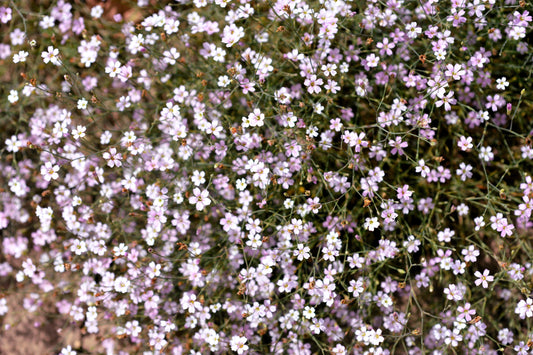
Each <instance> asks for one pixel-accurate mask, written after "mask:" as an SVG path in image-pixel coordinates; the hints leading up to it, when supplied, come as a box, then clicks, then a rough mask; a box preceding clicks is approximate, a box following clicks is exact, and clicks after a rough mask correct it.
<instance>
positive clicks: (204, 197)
mask: <svg viewBox="0 0 533 355" xmlns="http://www.w3.org/2000/svg"><path fill="white" fill-rule="evenodd" d="M193 194H194V195H193V196H191V197H189V203H190V204H192V205H194V204H196V210H198V211H201V210H203V209H204V207H205V206H209V205H210V204H211V200H210V199H209V192H208V191H207V190H203V191H201V190H200V189H199V188H197V187H196V188H194V190H193Z"/></svg>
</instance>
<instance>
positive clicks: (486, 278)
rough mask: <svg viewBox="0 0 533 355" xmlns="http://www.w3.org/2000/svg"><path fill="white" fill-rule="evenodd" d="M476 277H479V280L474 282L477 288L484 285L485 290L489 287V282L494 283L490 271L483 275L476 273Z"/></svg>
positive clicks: (485, 271) (484, 272)
mask: <svg viewBox="0 0 533 355" xmlns="http://www.w3.org/2000/svg"><path fill="white" fill-rule="evenodd" d="M474 276H475V277H477V280H476V281H475V282H474V283H475V284H476V286H479V285H482V286H483V288H487V287H489V282H492V281H494V276H491V275H490V271H489V270H487V269H485V270H484V271H483V274H482V273H480V272H479V271H476V272H475V273H474Z"/></svg>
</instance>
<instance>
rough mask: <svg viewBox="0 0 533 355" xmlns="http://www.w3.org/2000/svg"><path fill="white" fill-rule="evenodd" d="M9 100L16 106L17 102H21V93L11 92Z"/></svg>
mask: <svg viewBox="0 0 533 355" xmlns="http://www.w3.org/2000/svg"><path fill="white" fill-rule="evenodd" d="M7 100H8V101H9V102H10V103H12V104H14V103H15V102H17V101H18V100H19V93H18V91H17V90H10V91H9V96H8V97H7Z"/></svg>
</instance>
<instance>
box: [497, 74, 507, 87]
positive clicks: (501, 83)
mask: <svg viewBox="0 0 533 355" xmlns="http://www.w3.org/2000/svg"><path fill="white" fill-rule="evenodd" d="M496 83H497V84H498V85H496V89H499V90H505V88H507V87H508V86H509V82H508V81H507V78H506V77H505V76H504V77H501V78H499V79H496Z"/></svg>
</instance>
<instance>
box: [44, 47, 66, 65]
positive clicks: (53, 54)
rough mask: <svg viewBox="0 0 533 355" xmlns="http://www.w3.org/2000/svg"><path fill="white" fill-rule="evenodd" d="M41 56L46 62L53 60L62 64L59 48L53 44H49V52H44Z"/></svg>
mask: <svg viewBox="0 0 533 355" xmlns="http://www.w3.org/2000/svg"><path fill="white" fill-rule="evenodd" d="M41 57H42V58H43V62H45V63H48V62H51V63H52V64H54V65H60V64H61V62H60V61H59V49H57V48H54V47H52V46H48V52H46V51H45V52H42V53H41Z"/></svg>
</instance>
